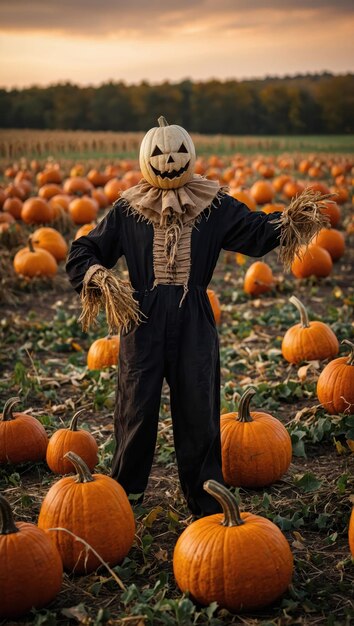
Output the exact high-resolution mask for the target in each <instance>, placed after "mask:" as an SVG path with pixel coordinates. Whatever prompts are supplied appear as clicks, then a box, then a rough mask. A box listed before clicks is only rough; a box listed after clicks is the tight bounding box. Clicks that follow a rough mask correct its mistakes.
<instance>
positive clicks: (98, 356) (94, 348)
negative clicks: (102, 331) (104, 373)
mask: <svg viewBox="0 0 354 626" xmlns="http://www.w3.org/2000/svg"><path fill="white" fill-rule="evenodd" d="M119 345H120V339H119V335H108V336H107V337H101V338H100V339H96V341H94V342H93V343H92V344H91V346H90V347H89V351H88V353H87V367H88V368H89V370H101V369H104V368H105V367H110V366H111V365H117V364H118V356H119Z"/></svg>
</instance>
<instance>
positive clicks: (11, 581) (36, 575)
mask: <svg viewBox="0 0 354 626" xmlns="http://www.w3.org/2000/svg"><path fill="white" fill-rule="evenodd" d="M16 526H17V528H18V529H19V532H18V533H11V534H9V535H1V534H0V563H1V567H0V618H1V619H15V618H17V617H20V616H21V615H24V614H26V613H28V611H30V609H31V608H32V607H33V606H34V607H36V608H41V607H43V606H45V605H46V604H48V603H49V602H51V601H52V600H53V599H54V598H55V596H56V595H57V594H58V593H59V591H60V589H61V585H62V576H63V564H62V562H61V558H60V556H59V553H58V551H57V550H56V549H55V547H54V546H53V544H52V542H51V540H50V538H49V537H48V536H47V535H46V534H45V533H44V532H43V531H42V530H40V529H39V528H37V526H35V525H34V524H29V523H27V522H18V523H16Z"/></svg>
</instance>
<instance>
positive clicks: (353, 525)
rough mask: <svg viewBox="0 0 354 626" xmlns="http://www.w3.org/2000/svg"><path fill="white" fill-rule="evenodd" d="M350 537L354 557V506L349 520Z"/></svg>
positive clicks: (350, 546)
mask: <svg viewBox="0 0 354 626" xmlns="http://www.w3.org/2000/svg"><path fill="white" fill-rule="evenodd" d="M348 539H349V548H350V552H351V555H352V557H353V559H354V507H353V508H352V513H351V516H350V520H349V528H348Z"/></svg>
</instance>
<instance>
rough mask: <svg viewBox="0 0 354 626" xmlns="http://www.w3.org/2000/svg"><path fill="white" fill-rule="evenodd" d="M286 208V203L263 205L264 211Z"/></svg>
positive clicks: (271, 211)
mask: <svg viewBox="0 0 354 626" xmlns="http://www.w3.org/2000/svg"><path fill="white" fill-rule="evenodd" d="M284 209H285V204H280V203H279V204H278V203H273V204H272V203H270V202H268V203H267V204H264V205H263V206H262V211H263V213H267V214H269V213H275V212H276V211H283V210H284Z"/></svg>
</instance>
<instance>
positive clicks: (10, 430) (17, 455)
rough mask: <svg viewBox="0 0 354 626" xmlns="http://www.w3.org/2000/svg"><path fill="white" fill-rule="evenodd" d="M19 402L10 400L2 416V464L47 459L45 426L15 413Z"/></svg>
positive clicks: (29, 417) (33, 418)
mask: <svg viewBox="0 0 354 626" xmlns="http://www.w3.org/2000/svg"><path fill="white" fill-rule="evenodd" d="M18 402H20V399H19V398H10V399H9V400H8V401H7V402H6V403H5V406H4V410H3V413H2V414H1V415H0V464H4V463H14V464H15V463H25V462H27V461H43V460H44V459H45V453H46V450H47V445H48V437H47V433H46V432H45V429H44V426H43V425H42V424H41V423H40V422H39V421H38V420H37V419H36V418H35V417H33V416H32V415H27V413H13V411H12V409H13V407H14V406H15V404H17V403H18ZM0 569H1V568H0Z"/></svg>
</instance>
